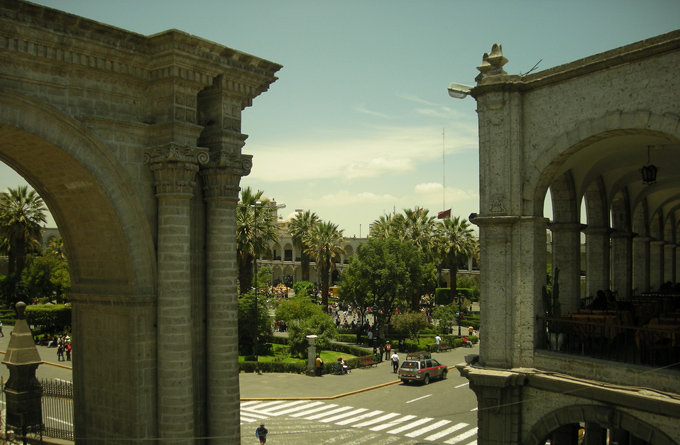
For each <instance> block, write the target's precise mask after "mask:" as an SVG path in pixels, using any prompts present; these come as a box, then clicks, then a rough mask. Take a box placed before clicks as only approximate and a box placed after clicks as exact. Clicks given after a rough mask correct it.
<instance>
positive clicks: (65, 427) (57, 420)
mask: <svg viewBox="0 0 680 445" xmlns="http://www.w3.org/2000/svg"><path fill="white" fill-rule="evenodd" d="M40 385H41V386H42V398H41V405H42V420H43V431H42V433H43V435H44V436H47V437H52V438H55V439H62V440H69V441H73V440H74V434H73V382H69V381H68V380H61V379H42V380H41V381H40ZM0 404H1V405H2V419H1V420H2V433H3V435H4V436H6V432H7V431H6V423H5V406H6V405H5V381H4V379H0Z"/></svg>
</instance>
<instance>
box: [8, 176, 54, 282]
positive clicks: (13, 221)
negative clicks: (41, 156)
mask: <svg viewBox="0 0 680 445" xmlns="http://www.w3.org/2000/svg"><path fill="white" fill-rule="evenodd" d="M46 211H47V208H46V207H45V204H44V203H43V200H42V198H41V197H40V195H38V194H37V193H36V191H35V190H32V189H31V190H30V191H29V190H28V187H27V186H19V187H17V188H16V189H12V188H9V189H7V191H6V192H3V193H1V194H0V234H1V236H2V241H1V242H0V245H2V247H3V249H4V250H5V251H6V252H7V255H8V267H7V270H8V274H7V275H9V276H20V275H21V271H22V270H24V266H25V264H26V254H27V253H28V252H30V251H33V250H36V249H37V248H39V247H40V243H41V239H42V231H41V224H45V222H46V219H45V212H46Z"/></svg>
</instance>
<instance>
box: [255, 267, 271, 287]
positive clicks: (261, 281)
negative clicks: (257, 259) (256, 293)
mask: <svg viewBox="0 0 680 445" xmlns="http://www.w3.org/2000/svg"><path fill="white" fill-rule="evenodd" d="M273 276H274V275H273V274H272V268H271V267H269V266H262V267H260V268H259V269H257V288H258V289H262V288H263V287H268V286H269V285H270V284H271V282H272V277H273Z"/></svg>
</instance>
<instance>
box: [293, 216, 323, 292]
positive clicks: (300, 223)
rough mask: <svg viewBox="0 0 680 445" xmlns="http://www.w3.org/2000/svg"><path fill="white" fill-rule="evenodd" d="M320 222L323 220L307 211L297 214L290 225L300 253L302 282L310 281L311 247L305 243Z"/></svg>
mask: <svg viewBox="0 0 680 445" xmlns="http://www.w3.org/2000/svg"><path fill="white" fill-rule="evenodd" d="M319 222H321V220H320V219H319V217H318V216H317V215H316V213H314V212H311V211H309V210H307V211H305V212H298V213H296V214H295V216H294V217H293V218H292V219H291V220H290V223H289V224H288V229H289V230H290V234H291V236H292V238H293V243H294V244H295V247H296V249H298V251H299V252H300V269H301V270H300V272H301V274H302V277H301V278H302V281H309V254H308V253H307V251H308V249H309V247H310V246H308V245H307V244H306V243H305V239H306V238H307V236H308V234H309V233H310V232H311V231H312V228H313V227H314V226H315V225H316V224H318V223H319Z"/></svg>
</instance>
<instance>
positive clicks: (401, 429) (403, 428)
mask: <svg viewBox="0 0 680 445" xmlns="http://www.w3.org/2000/svg"><path fill="white" fill-rule="evenodd" d="M431 420H432V417H425V418H423V419H418V420H414V421H413V422H411V423H407V424H406V425H404V426H401V427H399V428H396V429H394V430H389V431H388V432H387V433H388V434H399V433H403V432H404V431H408V430H412V429H413V428H415V427H417V426H420V425H422V424H423V423H427V422H430V421H431Z"/></svg>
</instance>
